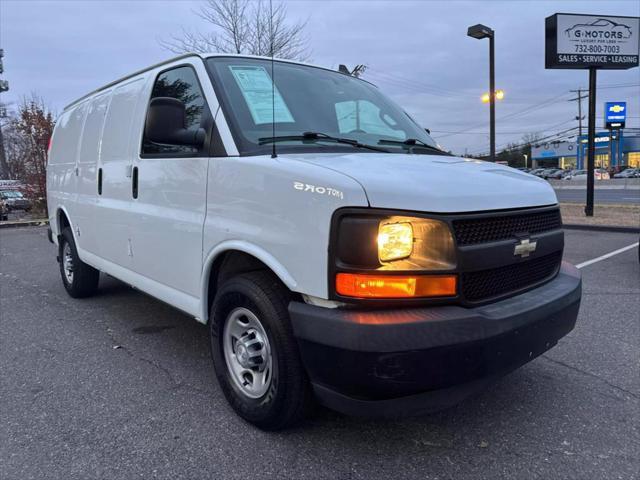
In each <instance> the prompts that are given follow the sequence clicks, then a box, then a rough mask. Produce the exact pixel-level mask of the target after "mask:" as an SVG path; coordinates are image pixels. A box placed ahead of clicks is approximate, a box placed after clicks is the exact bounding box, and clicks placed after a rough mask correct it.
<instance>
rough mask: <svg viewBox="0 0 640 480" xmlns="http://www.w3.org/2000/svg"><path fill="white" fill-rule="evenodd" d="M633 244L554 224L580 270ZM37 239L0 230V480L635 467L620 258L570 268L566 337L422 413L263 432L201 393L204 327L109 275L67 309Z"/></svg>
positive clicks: (527, 473) (630, 254) (628, 277)
mask: <svg viewBox="0 0 640 480" xmlns="http://www.w3.org/2000/svg"><path fill="white" fill-rule="evenodd" d="M637 241H638V235H637V234H623V233H606V232H585V231H567V233H566V250H565V257H566V259H567V260H569V261H571V262H573V263H576V264H577V263H581V262H584V261H587V260H589V259H593V258H595V257H599V256H601V255H603V254H605V253H608V252H610V251H613V250H616V249H618V248H621V247H624V246H627V245H629V244H632V243H634V242H637ZM55 254H56V252H55V248H54V246H53V245H51V244H50V243H48V242H47V239H46V229H44V228H21V229H3V230H0V328H1V335H0V371H1V372H2V374H1V381H0V478H2V479H3V480H4V479H7V480H9V479H20V480H24V479H31V478H33V479H45V478H53V479H62V478H65V479H71V478H82V479H93V478H108V479H133V478H170V479H177V478H189V479H200V478H244V479H246V478H296V479H301V478H309V479H324V478H327V479H376V478H385V479H386V478H390V477H392V478H394V479H404V478H416V479H427V478H429V479H446V478H455V479H466V478H491V479H494V478H518V479H537V478H541V479H561V478H572V479H574V478H579V479H596V478H607V479H630V478H638V477H637V475H638V471H640V460H639V459H640V375H639V371H640V313H639V312H640V269H639V264H638V251H637V249H636V248H634V249H630V250H628V251H626V252H624V253H621V254H619V255H616V256H613V257H611V258H607V259H605V260H602V261H599V262H597V263H594V264H591V265H588V266H586V267H584V268H583V269H582V274H583V278H584V296H583V303H582V307H581V312H580V317H579V319H578V324H577V326H576V329H575V330H574V331H573V332H572V333H571V334H570V335H568V336H567V337H565V338H564V339H562V340H561V341H560V343H559V344H558V345H557V346H556V347H555V348H554V349H552V350H551V351H549V352H547V353H546V354H544V355H543V356H542V357H539V358H538V359H536V360H534V361H533V362H531V363H530V364H528V365H526V366H524V367H523V368H521V369H519V370H517V371H516V372H514V373H512V374H511V375H509V376H507V377H505V378H504V379H502V380H500V381H499V382H498V383H496V384H495V385H493V387H492V388H490V389H489V390H488V391H486V392H484V393H482V394H481V395H480V396H478V397H475V398H471V399H468V400H467V401H465V402H464V403H463V404H461V405H459V406H457V407H455V408H453V409H451V410H448V411H445V412H440V413H437V414H433V415H430V416H426V417H420V418H411V419H403V420H395V421H378V420H370V419H358V418H349V417H345V416H341V415H339V414H335V413H332V412H329V411H326V410H320V411H318V412H317V413H316V415H315V416H314V417H313V418H311V419H309V420H308V421H307V422H306V423H304V424H302V425H300V426H299V427H297V428H295V429H293V430H290V431H286V432H280V433H264V432H261V431H259V430H256V429H255V428H253V427H251V426H250V425H248V424H246V423H244V422H243V421H242V420H240V419H239V418H238V417H236V416H235V415H234V413H233V412H232V411H231V409H230V408H229V407H228V406H227V405H226V402H225V400H224V398H223V396H222V393H221V392H220V389H219V388H218V386H217V384H216V383H215V380H214V377H213V373H212V368H211V361H210V357H209V347H208V341H207V331H206V328H205V327H204V326H202V325H200V324H198V323H197V322H196V321H195V320H192V319H190V318H189V317H187V316H185V315H183V314H181V313H179V312H177V311H176V310H174V309H172V308H171V307H168V306H166V305H164V304H162V303H161V302H159V301H156V300H154V299H151V298H149V297H147V296H145V295H143V294H141V293H139V292H137V291H135V290H133V289H131V288H129V287H128V286H126V285H124V284H122V283H120V282H118V281H116V280H113V279H111V278H103V279H102V280H101V287H102V288H101V292H100V294H99V295H98V296H96V297H94V298H91V299H86V300H73V299H71V298H70V297H68V296H67V295H66V293H65V292H64V289H63V287H62V284H61V282H60V279H59V272H58V268H57V264H56V261H55Z"/></svg>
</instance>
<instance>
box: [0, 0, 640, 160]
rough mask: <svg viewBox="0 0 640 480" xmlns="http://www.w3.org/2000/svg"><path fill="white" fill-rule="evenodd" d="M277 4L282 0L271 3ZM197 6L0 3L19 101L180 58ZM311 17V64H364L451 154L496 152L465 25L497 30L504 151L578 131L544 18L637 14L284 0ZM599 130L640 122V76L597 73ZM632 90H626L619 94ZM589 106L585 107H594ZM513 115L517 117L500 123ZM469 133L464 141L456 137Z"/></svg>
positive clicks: (576, 83)
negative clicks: (180, 41)
mask: <svg viewBox="0 0 640 480" xmlns="http://www.w3.org/2000/svg"><path fill="white" fill-rule="evenodd" d="M274 1H277V0H274ZM198 4H199V2H195V1H154V0H144V1H142V0H140V1H104V2H103V1H97V0H93V1H88V0H87V1H81V0H76V1H29V0H0V48H4V50H5V59H4V67H5V73H4V74H3V78H4V79H6V80H8V81H9V83H10V91H9V92H8V93H5V94H3V96H2V99H1V100H2V101H3V102H9V103H13V104H14V105H15V103H16V102H18V101H19V100H20V99H21V98H22V97H23V96H25V95H29V94H30V93H31V92H35V93H37V94H38V95H40V96H41V97H42V98H43V99H44V100H45V102H46V103H47V104H48V105H49V106H50V107H51V108H52V109H53V110H54V111H56V112H60V111H61V110H62V108H63V107H64V106H65V105H66V104H67V103H69V102H70V101H72V100H74V99H75V98H77V97H79V96H82V95H83V94H85V93H87V92H89V91H90V90H93V89H95V88H97V87H99V86H101V85H103V84H105V83H108V82H109V81H111V80H114V79H116V78H118V77H120V76H122V75H125V74H127V73H131V72H132V71H134V70H137V69H140V68H142V67H145V66H148V65H151V64H153V63H156V62H158V61H161V60H163V59H166V58H169V57H170V56H172V53H171V52H168V51H167V50H165V49H164V48H163V47H162V46H160V44H159V43H158V39H159V38H163V37H164V38H166V37H167V36H168V35H170V34H172V33H176V32H179V31H180V29H181V27H186V28H187V29H191V30H202V31H204V30H206V29H207V24H206V23H204V22H203V21H202V20H201V19H200V18H198V17H197V16H196V15H194V14H193V9H194V8H197V7H198ZM286 4H287V8H288V12H289V16H290V18H291V19H293V20H300V19H302V20H305V19H306V20H307V21H308V23H307V30H306V32H307V35H308V38H309V44H310V49H311V63H315V64H318V65H321V66H326V67H331V68H337V66H338V64H340V63H345V64H347V65H349V66H353V65H355V64H359V63H364V64H366V65H367V66H368V70H367V72H366V73H365V78H367V79H368V80H370V81H371V82H373V83H375V84H377V85H378V86H380V88H381V89H382V90H383V91H384V92H386V93H387V94H389V95H390V96H391V97H392V98H393V99H394V100H395V101H396V102H398V103H399V104H400V105H401V106H402V107H403V108H405V109H406V110H407V111H408V112H409V113H410V114H412V116H414V118H416V119H417V120H418V121H419V122H420V123H421V124H423V125H424V126H425V127H428V128H430V129H431V130H432V132H433V136H434V137H435V138H436V140H438V142H439V143H440V144H441V145H443V146H444V147H446V148H449V149H452V150H453V151H455V152H457V153H464V152H465V151H467V152H469V153H480V152H484V151H486V150H487V149H488V133H487V132H488V106H487V105H485V104H482V103H481V102H480V95H481V94H482V93H483V92H485V91H487V90H488V42H487V41H486V40H483V41H478V40H475V39H472V38H469V37H467V36H466V29H467V27H468V26H469V25H473V24H476V23H483V24H485V25H488V26H490V27H492V28H493V29H494V30H495V31H496V87H497V88H501V89H503V90H504V91H505V92H506V97H505V99H504V100H503V101H502V102H500V103H498V105H497V107H496V110H497V127H496V130H497V146H498V148H500V147H501V146H503V145H505V144H506V143H508V142H518V141H520V140H521V138H522V136H523V134H525V133H533V132H538V133H540V134H541V135H549V134H551V133H555V132H558V131H562V130H566V129H568V128H571V127H573V126H575V125H577V122H576V121H575V120H574V117H575V116H576V114H577V105H576V102H569V101H568V100H569V99H570V98H574V97H575V95H572V94H571V93H570V92H569V90H571V89H576V88H579V87H582V88H584V87H586V86H587V79H588V73H587V71H581V70H545V68H544V19H545V17H547V16H549V15H551V14H553V13H556V12H564V13H573V12H575V13H593V14H602V15H631V16H638V15H640V2H638V1H609V0H606V1H605V0H601V1H587V0H581V1H575V2H573V1H553V2H543V1H535V2H534V1H515V0H511V1H505V2H500V1H468V2H455V1H372V0H368V1H362V2H360V1H326V0H324V1H288V2H286ZM598 84H599V85H600V86H602V87H605V88H602V89H600V90H598V97H597V104H598V123H597V125H598V127H600V126H602V106H603V104H604V102H605V101H627V102H628V103H629V115H630V116H631V119H630V120H629V121H628V122H627V123H628V125H630V126H633V127H638V126H640V86H639V85H640V69H638V68H635V69H631V70H626V71H601V72H599V73H598ZM618 85H625V87H612V86H618ZM586 106H587V105H586V101H584V102H583V107H584V109H585V110H586ZM506 116H510V117H509V118H504V119H503V117H506ZM460 130H465V132H464V133H463V134H457V135H455V134H452V133H451V132H459V131H460Z"/></svg>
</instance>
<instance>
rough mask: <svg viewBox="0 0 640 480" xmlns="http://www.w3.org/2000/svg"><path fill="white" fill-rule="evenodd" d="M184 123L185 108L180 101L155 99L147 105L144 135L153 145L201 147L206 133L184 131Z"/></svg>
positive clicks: (190, 130)
mask: <svg viewBox="0 0 640 480" xmlns="http://www.w3.org/2000/svg"><path fill="white" fill-rule="evenodd" d="M186 123H187V114H186V108H185V105H184V103H183V102H182V101H180V100H178V99H177V98H170V97H157V98H154V99H152V100H151V103H150V104H149V110H148V111H147V120H146V122H145V126H144V135H145V137H146V138H148V139H149V140H151V141H152V142H154V143H163V144H168V145H188V146H191V147H196V148H199V147H201V146H202V145H203V144H204V141H205V137H206V132H205V131H204V129H203V128H196V129H186V128H185V125H186Z"/></svg>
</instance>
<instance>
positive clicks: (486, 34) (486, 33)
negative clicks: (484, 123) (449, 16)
mask: <svg viewBox="0 0 640 480" xmlns="http://www.w3.org/2000/svg"><path fill="white" fill-rule="evenodd" d="M467 35H468V36H469V37H471V38H475V39H478V40H481V39H483V38H488V39H489V159H490V160H491V161H492V162H494V161H495V159H496V92H495V90H496V85H495V74H494V63H495V62H494V45H493V42H494V38H495V32H494V31H493V30H492V29H491V28H489V27H487V26H485V25H482V24H478V25H473V26H472V27H469V28H468V29H467Z"/></svg>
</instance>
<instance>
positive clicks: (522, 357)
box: [47, 55, 581, 429]
mask: <svg viewBox="0 0 640 480" xmlns="http://www.w3.org/2000/svg"><path fill="white" fill-rule="evenodd" d="M274 78H275V85H274V84H273V82H272V80H273V79H274ZM47 187H48V206H49V219H50V225H51V227H50V228H51V237H52V240H53V241H54V242H55V243H56V244H57V245H58V248H59V257H58V259H59V263H60V272H61V276H62V282H63V284H64V287H65V288H66V290H67V292H68V293H69V294H70V295H71V296H72V297H87V296H90V295H93V294H94V293H96V291H97V289H98V279H99V274H100V272H104V273H106V274H108V275H111V276H113V277H116V278H118V279H120V280H122V281H123V282H126V283H128V284H130V285H132V286H134V287H135V288H137V289H140V290H142V291H144V292H146V293H148V294H150V295H152V296H154V297H156V298H158V299H160V300H162V301H164V302H166V303H168V304H170V305H173V306H174V307H176V308H177V309H179V310H182V311H183V312H186V313H187V314H189V315H191V316H193V317H195V318H196V319H197V320H198V321H200V322H202V323H206V324H208V325H209V332H210V340H211V352H212V356H213V366H214V368H215V373H216V376H217V378H218V381H219V383H220V387H221V389H222V391H223V392H224V394H225V396H226V398H227V399H228V401H229V403H230V404H231V405H232V407H233V408H234V409H235V410H236V412H237V413H238V414H239V415H240V416H242V417H243V418H245V419H246V420H248V421H249V422H252V423H254V424H255V425H257V426H259V427H261V428H264V429H278V428H284V427H286V426H288V425H291V424H292V423H293V422H295V421H296V420H298V419H300V418H301V417H302V416H303V415H304V413H305V412H306V411H307V409H308V407H309V406H310V405H311V404H312V402H313V400H314V399H317V400H319V401H320V402H321V403H322V404H324V405H326V406H328V407H330V408H332V409H335V410H338V411H341V412H345V413H348V414H358V415H383V416H385V415H397V414H408V413H412V414H413V413H419V412H426V411H432V410H435V409H439V408H443V407H446V406H448V405H451V404H454V403H456V402H459V401H460V400H461V399H462V398H464V397H465V396H467V395H469V394H470V393H472V392H475V391H477V390H478V389H481V388H482V387H483V386H485V385H486V384H487V383H488V382H490V381H491V380H493V379H495V378H496V377H498V376H500V375H504V374H506V373H507V372H509V371H511V370H513V369H515V368H517V367H519V366H521V365H523V364H524V363H526V362H529V361H530V360H532V359H533V358H535V357H537V356H538V355H540V354H542V353H543V352H545V351H546V350H548V349H549V348H551V347H553V346H554V345H555V344H556V343H557V342H558V340H559V339H560V338H562V337H563V336H564V335H566V334H567V333H569V332H570V331H571V330H572V329H573V327H574V325H575V322H576V317H577V314H578V308H579V305H580V297H581V280H580V275H579V273H578V271H577V270H576V269H575V268H574V267H572V266H571V265H569V264H567V263H565V262H563V261H562V252H563V246H564V236H563V231H562V221H561V218H560V211H559V209H558V204H557V199H556V196H555V194H554V192H553V190H552V188H551V187H550V186H549V184H548V183H547V182H545V181H544V180H541V179H538V178H536V177H534V176H532V175H528V174H526V173H522V172H519V171H517V170H514V169H511V168H508V167H505V166H502V165H496V164H493V163H487V162H482V161H478V160H472V159H467V158H459V157H455V156H452V155H450V154H448V153H446V152H444V151H443V150H441V149H440V147H438V145H437V144H436V142H435V141H434V140H433V139H432V138H431V137H430V136H429V135H428V133H427V132H426V131H425V130H424V129H423V128H422V127H420V126H419V125H418V124H417V123H416V122H415V121H414V120H412V119H411V117H410V116H409V115H407V114H406V113H405V112H404V111H403V110H402V109H401V108H400V107H398V106H397V105H396V104H394V103H393V102H392V101H391V100H389V99H388V98H387V97H385V96H384V95H383V94H382V93H381V92H380V91H379V90H378V89H377V88H376V87H375V86H374V85H371V84H370V83H368V82H366V81H364V80H361V79H357V78H353V77H351V76H349V75H345V74H343V73H339V72H335V71H331V70H328V69H324V68H319V67H315V66H311V65H305V64H301V63H295V62H289V61H275V62H274V63H273V64H272V63H271V62H270V61H269V59H265V58H257V57H247V56H230V55H184V56H181V57H178V58H175V59H173V60H169V61H167V62H164V63H162V64H159V65H155V66H153V67H150V68H147V69H145V70H142V71H139V72H136V73H134V74H132V75H129V76H127V77H125V78H123V79H121V80H118V81H116V82H113V83H111V84H109V85H106V86H105V87H103V88H100V89H98V90H96V91H95V92H93V93H90V94H88V95H86V96H84V97H82V98H80V99H79V100H77V101H76V102H74V103H72V104H71V105H69V106H68V107H67V108H66V109H65V110H64V112H63V113H62V115H61V116H60V118H59V119H58V121H57V123H56V127H55V132H54V134H53V141H52V146H51V150H50V156H49V164H48V170H47Z"/></svg>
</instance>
